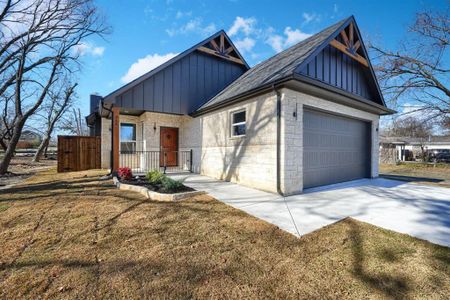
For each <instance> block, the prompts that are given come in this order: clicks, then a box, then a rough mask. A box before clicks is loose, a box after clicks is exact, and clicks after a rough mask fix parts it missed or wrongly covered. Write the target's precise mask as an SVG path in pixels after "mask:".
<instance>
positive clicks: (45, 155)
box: [44, 140, 50, 158]
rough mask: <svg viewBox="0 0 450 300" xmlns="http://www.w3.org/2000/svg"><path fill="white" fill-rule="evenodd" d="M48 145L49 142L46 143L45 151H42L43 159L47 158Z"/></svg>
mask: <svg viewBox="0 0 450 300" xmlns="http://www.w3.org/2000/svg"><path fill="white" fill-rule="evenodd" d="M49 145H50V140H49V141H48V143H47V146H45V150H44V157H45V158H47V151H48V146H49Z"/></svg>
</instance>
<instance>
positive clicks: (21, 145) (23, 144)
mask: <svg viewBox="0 0 450 300" xmlns="http://www.w3.org/2000/svg"><path fill="white" fill-rule="evenodd" d="M41 141H42V136H41V135H40V134H39V133H37V132H34V131H32V130H28V129H26V130H24V131H22V134H21V135H20V139H19V142H18V143H17V148H18V149H27V148H37V147H38V146H39V144H40V143H41Z"/></svg>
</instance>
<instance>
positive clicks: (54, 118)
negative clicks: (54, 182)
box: [33, 80, 78, 162]
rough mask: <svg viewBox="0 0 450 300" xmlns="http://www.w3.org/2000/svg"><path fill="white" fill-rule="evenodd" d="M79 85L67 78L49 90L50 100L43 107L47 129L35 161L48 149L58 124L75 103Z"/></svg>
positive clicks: (35, 155)
mask: <svg viewBox="0 0 450 300" xmlns="http://www.w3.org/2000/svg"><path fill="white" fill-rule="evenodd" d="M77 85H78V84H77V83H75V84H71V83H70V82H68V81H67V80H63V82H62V83H61V85H60V86H57V87H56V88H55V90H54V91H50V92H49V97H48V101H47V103H46V105H44V107H43V112H44V114H43V117H44V124H45V131H44V134H43V138H42V141H41V144H40V145H39V147H38V149H37V151H36V153H35V154H34V157H33V161H35V162H38V161H39V160H40V158H41V157H42V155H43V154H44V152H45V151H46V149H47V147H48V145H49V143H50V139H51V137H52V133H53V131H54V129H55V126H56V124H57V123H58V122H59V121H60V120H61V118H62V117H63V116H64V114H65V113H66V112H67V111H68V110H69V109H70V107H71V104H72V103H73V99H74V97H73V96H74V92H75V88H76V86H77Z"/></svg>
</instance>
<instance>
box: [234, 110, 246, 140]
mask: <svg viewBox="0 0 450 300" xmlns="http://www.w3.org/2000/svg"><path fill="white" fill-rule="evenodd" d="M241 112H245V121H244V122H237V123H233V116H234V115H235V114H238V113H241ZM239 125H245V134H240V135H234V134H233V128H234V127H235V126H239ZM246 134H247V109H246V108H243V109H240V110H235V111H232V112H231V113H230V137H231V138H240V137H245V135H246Z"/></svg>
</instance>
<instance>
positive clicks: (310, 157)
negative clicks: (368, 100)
mask: <svg viewBox="0 0 450 300" xmlns="http://www.w3.org/2000/svg"><path fill="white" fill-rule="evenodd" d="M303 128H304V129H303V130H304V131H303V146H304V152H303V187H304V188H310V187H315V186H320V185H326V184H332V183H338V182H343V181H349V180H354V179H358V178H363V177H369V176H370V123H367V122H363V121H360V120H355V119H350V118H345V117H341V116H336V115H331V114H327V113H323V112H317V111H312V110H305V112H304V116H303Z"/></svg>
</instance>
